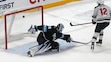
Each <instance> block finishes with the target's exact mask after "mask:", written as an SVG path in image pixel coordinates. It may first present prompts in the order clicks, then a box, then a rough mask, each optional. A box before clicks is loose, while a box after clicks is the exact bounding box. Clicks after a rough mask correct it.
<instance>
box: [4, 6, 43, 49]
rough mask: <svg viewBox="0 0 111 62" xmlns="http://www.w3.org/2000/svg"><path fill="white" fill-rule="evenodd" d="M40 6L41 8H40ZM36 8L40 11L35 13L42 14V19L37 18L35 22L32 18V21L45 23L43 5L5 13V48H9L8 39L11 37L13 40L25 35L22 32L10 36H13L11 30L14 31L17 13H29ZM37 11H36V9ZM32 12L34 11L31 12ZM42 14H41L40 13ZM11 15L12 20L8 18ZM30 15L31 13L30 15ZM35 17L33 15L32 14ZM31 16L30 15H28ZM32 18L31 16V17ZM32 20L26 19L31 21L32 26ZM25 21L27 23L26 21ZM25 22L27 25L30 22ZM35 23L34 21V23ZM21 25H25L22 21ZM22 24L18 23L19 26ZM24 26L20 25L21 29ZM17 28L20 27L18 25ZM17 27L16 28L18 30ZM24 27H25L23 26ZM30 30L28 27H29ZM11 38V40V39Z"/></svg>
mask: <svg viewBox="0 0 111 62" xmlns="http://www.w3.org/2000/svg"><path fill="white" fill-rule="evenodd" d="M38 8H39V9H38ZM34 9H38V10H36V12H39V11H40V12H39V13H34V14H38V15H37V16H40V17H39V18H40V19H41V20H40V19H36V21H37V23H35V21H33V20H32V19H31V20H30V21H32V22H34V23H35V25H36V24H38V25H43V23H44V13H43V6H36V7H31V8H27V9H23V10H17V11H13V12H11V13H7V14H5V15H4V31H5V32H4V33H5V34H4V35H5V49H8V41H9V39H11V40H17V38H19V37H23V33H24V32H23V33H20V34H18V35H16V36H13V37H10V36H12V35H11V32H13V31H12V26H14V25H13V24H14V23H15V21H14V20H15V18H16V14H19V13H27V11H31V10H34ZM34 12H35V11H34ZM31 13H32V12H31ZM40 14H41V15H40ZM9 16H12V17H11V20H9V19H8V17H9ZM29 16H30V15H29ZM25 17H26V16H24V15H23V18H25ZM32 17H33V16H32ZM28 18H29V17H28ZM30 18H31V17H30ZM30 21H26V22H27V23H30V24H29V25H30V26H31V23H32V22H30ZM9 22H10V24H9V25H8V23H9ZM17 22H18V23H20V21H17ZM23 22H24V21H23ZM26 22H25V23H26ZM38 22H40V23H38ZM27 23H26V24H24V25H25V26H26V25H28V24H27ZM32 24H33V23H32ZM17 25H18V24H15V27H16V26H17ZM20 25H23V24H22V22H21V23H20ZM20 25H18V26H20ZM22 27H23V26H20V28H21V29H20V30H22ZM28 28H29V26H28ZM16 29H18V27H16ZM16 29H15V30H16ZM23 29H24V28H23ZM27 30H28V29H27ZM11 40H10V41H11Z"/></svg>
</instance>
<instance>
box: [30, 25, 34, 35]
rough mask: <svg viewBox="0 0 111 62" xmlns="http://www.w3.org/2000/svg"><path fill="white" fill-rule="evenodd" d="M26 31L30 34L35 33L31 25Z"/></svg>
mask: <svg viewBox="0 0 111 62" xmlns="http://www.w3.org/2000/svg"><path fill="white" fill-rule="evenodd" d="M28 32H29V33H31V34H35V28H34V27H33V26H32V25H31V27H30V28H29V29H28Z"/></svg>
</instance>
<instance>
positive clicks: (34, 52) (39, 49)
mask: <svg viewBox="0 0 111 62" xmlns="http://www.w3.org/2000/svg"><path fill="white" fill-rule="evenodd" d="M49 49H51V44H50V43H46V44H45V45H44V44H41V45H37V46H33V47H31V48H29V51H30V53H28V55H31V56H35V55H37V54H41V53H44V52H46V51H48V50H49Z"/></svg>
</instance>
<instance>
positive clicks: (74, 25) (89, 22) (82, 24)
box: [70, 22, 92, 26]
mask: <svg viewBox="0 0 111 62" xmlns="http://www.w3.org/2000/svg"><path fill="white" fill-rule="evenodd" d="M91 23H92V22H87V23H81V24H76V25H73V24H72V23H71V22H70V25H71V26H79V25H86V24H91Z"/></svg>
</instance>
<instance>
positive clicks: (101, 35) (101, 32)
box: [96, 22, 109, 45]
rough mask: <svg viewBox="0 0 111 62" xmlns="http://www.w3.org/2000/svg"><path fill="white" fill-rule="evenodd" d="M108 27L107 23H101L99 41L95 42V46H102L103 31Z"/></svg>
mask: <svg viewBox="0 0 111 62" xmlns="http://www.w3.org/2000/svg"><path fill="white" fill-rule="evenodd" d="M108 25H109V23H108V22H105V23H101V24H100V30H101V31H100V35H99V40H98V41H97V42H96V44H97V45H101V44H102V39H103V34H104V32H103V30H104V29H105V28H106V27H107V26H108Z"/></svg>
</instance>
